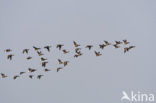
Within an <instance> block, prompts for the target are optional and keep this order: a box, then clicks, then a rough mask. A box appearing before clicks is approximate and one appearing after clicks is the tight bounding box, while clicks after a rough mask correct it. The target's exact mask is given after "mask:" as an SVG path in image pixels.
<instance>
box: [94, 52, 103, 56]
mask: <svg viewBox="0 0 156 103" xmlns="http://www.w3.org/2000/svg"><path fill="white" fill-rule="evenodd" d="M94 52H95V55H96V56H100V55H102V54H101V53H100V52H97V51H94Z"/></svg>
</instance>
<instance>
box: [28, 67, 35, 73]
mask: <svg viewBox="0 0 156 103" xmlns="http://www.w3.org/2000/svg"><path fill="white" fill-rule="evenodd" d="M28 71H29V72H31V73H32V72H35V71H36V69H32V68H28Z"/></svg>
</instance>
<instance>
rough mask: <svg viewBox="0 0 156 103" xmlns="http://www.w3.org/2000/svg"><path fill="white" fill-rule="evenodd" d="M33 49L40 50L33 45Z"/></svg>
mask: <svg viewBox="0 0 156 103" xmlns="http://www.w3.org/2000/svg"><path fill="white" fill-rule="evenodd" d="M33 48H34V50H35V51H37V50H40V49H41V48H38V47H35V46H33Z"/></svg>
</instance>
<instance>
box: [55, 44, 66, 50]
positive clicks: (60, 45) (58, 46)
mask: <svg viewBox="0 0 156 103" xmlns="http://www.w3.org/2000/svg"><path fill="white" fill-rule="evenodd" d="M62 46H64V45H63V44H57V46H56V48H58V49H59V50H61V48H62Z"/></svg>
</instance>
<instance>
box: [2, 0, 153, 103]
mask: <svg viewBox="0 0 156 103" xmlns="http://www.w3.org/2000/svg"><path fill="white" fill-rule="evenodd" d="M123 39H127V40H128V41H129V42H130V44H129V45H135V46H136V48H134V49H132V50H130V52H127V53H126V54H124V53H123V47H124V46H121V48H119V49H114V48H113V47H111V46H110V47H107V48H105V50H100V49H99V48H98V45H99V44H101V43H103V40H108V41H110V42H112V43H113V42H114V41H115V40H123ZM73 40H75V41H77V42H78V43H79V44H81V47H82V48H84V47H85V45H87V44H92V45H94V48H93V49H92V50H91V51H88V50H87V49H83V50H82V52H83V55H82V56H81V57H79V58H77V59H74V58H73V55H74V51H73V49H74V47H73V43H72V42H73ZM155 41H156V1H155V0H0V52H1V53H0V66H1V68H0V72H2V73H5V74H7V75H8V78H5V79H0V102H2V103H21V102H22V103H106V102H107V103H121V101H120V98H121V96H122V91H123V90H124V91H126V92H127V93H130V91H135V92H137V91H140V92H142V93H154V94H155V95H156V82H155V78H156V70H155V69H156V64H155V61H156V46H155ZM58 43H62V44H64V45H65V46H64V49H67V50H70V51H71V52H70V53H69V54H67V55H64V54H62V52H60V51H59V50H57V49H56V44H58ZM45 45H52V51H51V52H50V53H48V52H47V51H46V50H43V49H42V52H43V53H44V54H45V55H44V57H45V58H48V62H49V63H48V65H47V68H48V69H51V71H50V72H49V73H44V72H43V71H42V67H41V64H40V63H41V62H40V58H39V57H38V56H37V54H36V53H35V52H34V50H33V48H32V46H37V47H41V48H43V47H44V46H45ZM7 48H11V49H12V50H13V51H12V53H13V54H14V55H15V56H14V57H13V60H12V61H9V60H7V59H6V57H7V54H6V53H4V50H5V49H7ZM24 48H30V53H29V54H28V55H26V54H25V55H24V54H22V53H21V52H22V50H23V49H24ZM94 50H97V51H100V52H101V53H102V56H100V57H96V56H95V54H94ZM27 56H32V57H33V58H32V60H30V61H27V60H26V59H25V58H26V57H27ZM58 58H60V59H63V60H69V61H70V62H69V65H68V66H67V67H65V68H64V69H63V70H61V71H60V72H58V73H57V72H56V68H57V67H59V66H60V65H58V64H57V59H58ZM29 67H32V68H36V69H37V70H38V71H37V72H36V73H34V75H35V76H36V75H38V74H43V75H44V76H43V78H42V79H41V80H38V79H36V77H35V78H34V79H32V80H31V79H30V78H28V75H29V74H30V73H26V74H24V75H22V76H21V77H20V78H18V79H17V80H13V79H12V77H13V75H16V74H19V72H20V71H26V72H28V71H27V69H28V68H29Z"/></svg>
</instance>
